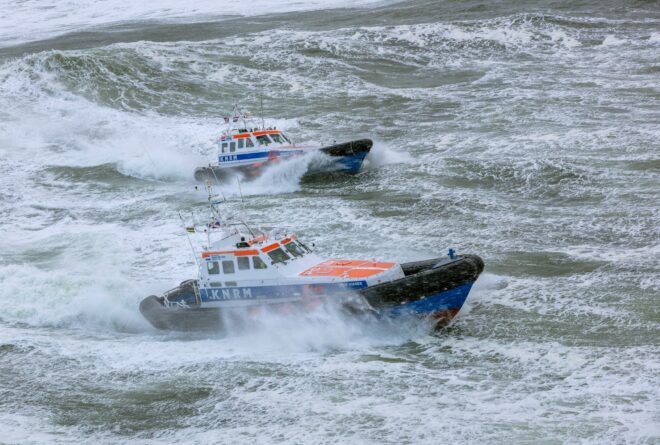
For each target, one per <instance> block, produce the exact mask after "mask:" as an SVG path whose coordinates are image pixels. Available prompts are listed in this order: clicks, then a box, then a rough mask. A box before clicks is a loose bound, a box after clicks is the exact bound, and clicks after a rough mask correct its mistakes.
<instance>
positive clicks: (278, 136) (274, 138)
mask: <svg viewBox="0 0 660 445" xmlns="http://www.w3.org/2000/svg"><path fill="white" fill-rule="evenodd" d="M270 138H271V139H272V140H273V141H275V142H277V143H278V144H282V143H283V141H282V139H280V135H279V134H271V135H270Z"/></svg>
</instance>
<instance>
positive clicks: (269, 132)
mask: <svg viewBox="0 0 660 445" xmlns="http://www.w3.org/2000/svg"><path fill="white" fill-rule="evenodd" d="M280 133H281V131H280V130H264V131H255V132H254V133H252V134H254V135H255V136H262V135H264V134H280Z"/></svg>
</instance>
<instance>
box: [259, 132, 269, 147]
mask: <svg viewBox="0 0 660 445" xmlns="http://www.w3.org/2000/svg"><path fill="white" fill-rule="evenodd" d="M257 142H259V145H268V144H270V139H268V136H267V135H265V134H262V135H261V136H257Z"/></svg>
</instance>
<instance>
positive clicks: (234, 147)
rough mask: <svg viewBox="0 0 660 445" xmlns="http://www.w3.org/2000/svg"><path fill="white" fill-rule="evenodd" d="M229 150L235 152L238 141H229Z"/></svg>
mask: <svg viewBox="0 0 660 445" xmlns="http://www.w3.org/2000/svg"><path fill="white" fill-rule="evenodd" d="M229 151H230V152H231V153H233V152H235V151H236V142H234V141H231V142H230V143H229Z"/></svg>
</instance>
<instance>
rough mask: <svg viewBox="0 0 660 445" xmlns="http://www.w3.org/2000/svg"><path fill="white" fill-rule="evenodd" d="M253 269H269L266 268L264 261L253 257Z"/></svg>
mask: <svg viewBox="0 0 660 445" xmlns="http://www.w3.org/2000/svg"><path fill="white" fill-rule="evenodd" d="M252 267H254V268H255V269H268V266H266V263H264V260H262V259H261V258H260V257H258V256H253V257H252Z"/></svg>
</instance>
